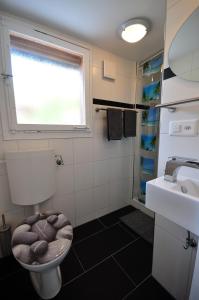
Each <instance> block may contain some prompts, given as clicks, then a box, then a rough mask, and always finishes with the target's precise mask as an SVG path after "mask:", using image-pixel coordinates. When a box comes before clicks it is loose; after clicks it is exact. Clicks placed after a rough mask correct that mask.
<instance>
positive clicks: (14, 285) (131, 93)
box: [0, 0, 199, 300]
mask: <svg viewBox="0 0 199 300" xmlns="http://www.w3.org/2000/svg"><path fill="white" fill-rule="evenodd" d="M197 8H199V0H189V1H187V0H131V1H130V0H126V1H119V0H109V1H104V0H103V1H100V2H97V1H89V0H85V1H80V0H77V1H69V0H58V1H55V2H52V1H50V0H44V1H38V0H34V1H32V0H31V1H25V0H0V45H1V46H0V57H1V58H0V74H1V75H0V99H1V101H0V199H1V200H0V217H1V219H2V221H0V223H1V225H0V287H1V298H2V299H13V298H14V297H20V298H21V299H100V300H101V299H118V300H120V299H146V297H149V298H153V299H177V300H188V299H190V300H198V299H199V296H198V295H199V284H198V282H199V253H198V252H197V248H198V247H197V243H198V235H199V226H198V225H197V216H198V215H197V214H198V213H199V212H198V211H199V206H197V198H198V194H197V193H198V190H197V189H198V186H197V183H198V182H199V170H197V166H198V165H197V162H195V161H196V160H199V154H198V147H199V139H198V119H199V112H198V103H197V100H198V96H199V95H198V94H199V83H198V81H199V79H198V77H197V75H196V72H195V76H196V77H195V78H193V77H190V78H188V77H186V68H188V61H189V57H186V61H185V65H183V66H181V67H182V68H181V70H180V71H179V72H178V71H176V72H175V67H176V65H177V64H176V65H174V66H171V63H172V62H171V53H172V50H173V52H175V50H176V49H177V48H175V47H173V48H172V46H173V45H174V46H175V44H174V43H175V42H176V38H177V37H179V34H181V33H182V31H181V28H182V29H183V28H184V27H183V26H186V24H187V22H189V20H193V18H192V17H195V19H196V17H197V16H198V15H196V13H197ZM194 12H196V13H195V14H194ZM192 14H193V16H192ZM131 19H139V21H141V22H143V24H144V25H146V28H147V30H146V32H147V34H146V36H144V38H143V39H141V40H140V41H138V42H137V43H128V42H126V41H124V40H123V39H122V38H121V25H122V24H125V23H126V22H127V21H128V20H131ZM142 19H143V20H142ZM195 19H194V20H195ZM132 24H133V23H132ZM123 27H124V25H123ZM188 29H189V30H190V28H188ZM188 29H187V31H186V30H185V34H186V35H185V38H183V39H181V41H180V42H181V44H180V49H181V54H183V51H182V49H184V48H186V49H188V46H190V48H191V44H193V37H197V31H196V34H194V32H193V31H188ZM189 32H190V33H189ZM9 34H10V37H9ZM144 34H145V33H144ZM144 34H143V35H144ZM25 38H26V39H25ZM31 38H32V39H31ZM33 40H34V41H33ZM195 40H196V41H197V38H195V39H194V41H195ZM24 41H25V43H24ZM38 41H40V49H39V54H40V55H41V56H40V60H39V62H41V61H42V59H41V57H43V56H46V55H48V58H49V57H50V58H52V61H53V62H54V61H55V58H56V62H58V63H56V64H54V66H53V67H54V68H55V67H56V68H57V69H54V70H55V71H56V72H58V71H60V69H61V68H60V65H61V63H60V61H61V62H63V53H64V55H65V53H66V52H63V51H60V49H62V50H63V48H64V49H67V50H68V52H67V55H66V59H67V64H66V66H68V65H69V66H71V65H72V66H73V68H71V70H72V71H73V73H71V74H73V75H74V76H76V73H77V72H76V70H77V66H78V67H79V68H80V71H81V75H82V76H83V78H84V80H82V78H81V82H83V90H84V92H83V94H84V97H83V98H84V101H82V100H81V101H82V102H81V105H79V104H78V105H79V106H78V105H76V104H75V105H76V107H74V106H72V108H70V107H68V108H69V109H71V110H70V111H69V113H68V115H67V118H68V119H69V122H71V123H67V124H66V123H64V122H63V120H62V119H61V121H60V120H54V119H50V122H51V123H47V122H49V118H50V117H49V116H51V114H50V112H49V110H47V113H46V114H43V116H44V115H45V118H44V119H43V120H41V117H42V115H41V114H36V116H34V117H33V119H30V120H29V123H28V121H27V118H29V116H30V118H31V114H30V110H29V109H30V108H32V109H35V108H37V105H38V107H39V109H40V108H41V109H42V106H39V104H40V101H38V100H36V98H34V97H35V96H36V97H38V99H40V98H39V97H41V99H42V100H43V98H42V97H43V96H42V93H43V94H44V92H46V91H48V90H50V91H51V93H53V92H56V91H57V89H56V84H57V82H58V83H59V84H60V81H61V84H62V85H61V88H62V87H63V89H60V90H61V91H63V90H64V87H65V84H67V83H66V82H65V81H63V78H59V80H56V74H57V73H56V74H55V72H54V74H55V75H54V74H53V75H52V76H51V73H53V72H52V71H51V72H49V73H48V74H47V73H46V74H44V73H43V70H42V69H40V70H39V68H38V67H37V68H35V69H34V68H33V69H31V70H32V71H31V72H30V73H29V74H27V72H28V71H29V70H30V69H29V68H31V64H29V65H28V63H30V61H31V59H28V60H27V61H28V62H27V65H26V63H24V60H23V62H22V63H21V64H20V67H19V68H18V69H17V65H15V66H16V68H15V69H14V56H17V53H19V52H20V49H23V55H21V57H19V56H20V55H18V58H19V63H20V59H25V58H24V57H25V56H27V53H28V52H29V51H30V50H33V53H38V48H36V46H35V45H38ZM36 42H37V43H36ZM183 42H184V43H183ZM10 45H11V46H10ZM49 45H51V46H52V45H54V48H53V47H49ZM47 46H48V47H47ZM194 46H195V45H194ZM47 48H48V49H47ZM13 49H14V50H13ZM52 49H53V50H52ZM34 51H35V52H34ZM187 51H188V50H187ZM190 51H193V49H192V48H191V50H190ZM24 53H25V54H24ZM53 55H54V56H53ZM33 56H34V55H33ZM11 57H12V60H11ZM27 57H28V56H27ZM35 57H36V56H35ZM53 59H54V60H53ZM64 59H65V56H64ZM33 60H34V57H33ZM184 60H185V59H184ZM154 62H156V63H157V62H158V72H157V71H156V72H154V73H153V72H151V73H150V75H149V76H146V77H147V78H145V77H144V69H145V67H147V66H152V67H153V63H154ZM37 63H38V61H37ZM40 65H41V64H40ZM27 66H28V68H27ZM35 66H38V65H35ZM64 66H65V65H64ZM51 67H52V66H51ZM53 67H52V68H53ZM183 68H184V69H183ZM195 69H197V57H196V58H195ZM52 70H53V69H52ZM57 70H58V71H57ZM33 71H34V72H35V73H34V72H33ZM15 72H16V73H17V72H18V73H17V75H16V76H15ZM60 72H61V71H60ZM75 72H76V73H75ZM180 72H181V73H182V74H181V73H180ZM31 73H32V74H31ZM193 73H194V72H193ZM44 75H45V76H44ZM58 75H60V74H58ZM65 75H66V76H68V74H67V72H66V73H65ZM31 76H32V77H31ZM187 76H188V75H187ZM192 76H193V74H192ZM45 77H46V78H49V80H53V81H54V84H52V85H51V84H50V85H49V82H48V81H47V80H45V79H46V78H45ZM71 78H72V79H71ZM71 78H70V76H68V77H67V80H68V82H69V84H68V85H67V87H68V89H69V90H70V92H71V93H73V94H71V95H74V97H77V94H78V92H77V93H76V91H74V90H75V89H74V86H73V78H76V77H72V76H71ZM78 78H79V77H78ZM20 79H21V81H20ZM30 79H32V80H30ZM145 80H146V81H145ZM35 81H37V83H38V89H36V88H35V86H34V85H33V84H32V82H35ZM156 82H159V83H161V92H158V93H157V90H158V87H157V86H156V96H157V94H158V97H159V98H158V100H157V99H156V100H157V101H154V103H153V102H152V101H149V102H150V104H151V107H152V108H153V107H154V106H155V105H163V106H164V105H167V104H169V105H168V106H166V107H162V108H160V107H159V108H156V109H155V111H156V112H157V115H156V116H158V117H159V119H160V120H159V119H158V118H157V119H155V124H149V125H150V126H148V127H150V128H148V127H147V126H146V127H147V130H146V131H144V134H142V133H143V132H142V130H143V128H144V127H145V126H144V125H147V124H143V115H144V113H146V111H147V109H148V108H147V101H144V100H143V99H144V97H143V87H144V86H146V85H150V86H154V83H156ZM20 83H21V89H20ZM40 83H41V87H42V89H41V87H40V86H39V84H40ZM149 83H150V84H149ZM17 84H18V85H19V86H18V87H19V89H17V88H16V87H17ZM39 87H40V90H39ZM41 90H42V91H41ZM38 91H39V92H38ZM27 92H28V95H27ZM81 92H82V91H81ZM145 92H147V89H145ZM17 93H18V94H17ZM18 95H19V98H23V99H22V101H21V103H20V102H17V101H16V97H17V96H18ZM24 95H25V96H24ZM78 97H79V95H78ZM19 98H18V99H19ZM28 99H30V101H29V104H30V106H28V109H27V106H26V104H27V102H28ZM75 99H76V98H75ZM183 100H185V101H186V100H190V101H188V103H183ZM173 102H174V104H172V103H173ZM176 103H177V105H176ZM29 104H28V105H29ZM51 104H52V105H53V103H51ZM59 104H60V107H61V110H64V109H65V106H63V103H61V102H60V103H59ZM82 104H83V107H82ZM18 105H19V106H20V105H22V110H21V111H20V108H19V110H17V106H18ZM19 106H18V107H19ZM23 106H24V107H25V109H26V111H25V114H23ZM69 106H70V105H69ZM77 106H78V108H79V111H78V113H77V114H76V115H75V113H74V111H75V109H78V108H77ZM167 107H168V108H167ZM49 109H50V108H49ZM53 109H54V110H55V111H57V109H59V106H58V105H57V106H56V105H55V106H53ZM150 109H151V108H150ZM51 110H52V108H51ZM111 111H114V112H117V113H118V115H119V118H121V116H122V118H123V121H124V122H123V121H122V122H121V119H120V122H118V118H117V119H116V122H115V123H114V125H115V124H116V125H117V126H116V131H117V134H118V128H119V130H120V137H119V138H118V137H116V138H114V137H111V134H112V133H113V132H111V129H110V125H111V117H110V118H109V115H108V114H109V112H111ZM26 112H27V114H26ZM48 112H49V116H48ZM126 112H129V114H130V113H131V116H132V118H133V119H132V122H131V128H130V131H131V132H130V134H128V133H127V132H125V131H124V132H123V128H121V127H124V128H126V127H125V118H124V116H125V113H126ZM58 115H59V114H58ZM71 115H72V116H74V118H73V117H71ZM60 116H61V117H62V114H60ZM145 116H146V114H145ZM153 117H154V115H153ZM20 118H21V119H20ZM23 118H24V119H23ZM70 118H71V119H70ZM75 118H76V119H75ZM126 119H127V118H126ZM24 120H25V121H24ZM35 120H36V121H35ZM38 120H39V121H40V122H41V123H39V121H38ZM112 120H113V118H112ZM56 121H57V122H59V123H56ZM145 121H146V120H145ZM153 121H154V119H153ZM42 122H43V123H42ZM78 122H79V123H78ZM172 122H173V123H172ZM127 123H128V122H127ZM71 124H72V125H71ZM120 125H121V126H120ZM127 125H129V124H127ZM152 125H153V126H152ZM127 127H128V126H127ZM132 127H133V128H132ZM114 129H115V127H114ZM183 129H184V130H189V129H191V132H185V131H183ZM121 130H122V131H121ZM151 132H152V133H153V136H155V138H156V143H155V148H153V146H154V144H153V143H151V144H150V145H151V146H150V147H152V148H150V149H149V148H147V147H145V146H143V144H144V143H145V144H147V140H146V136H147V135H148V136H149V135H150V134H151ZM154 132H155V134H154ZM114 133H115V132H114ZM143 137H145V140H144V142H143V141H142V139H144V138H143ZM152 145H153V146H152ZM142 147H145V148H144V150H143V148H142ZM153 150H154V151H153ZM149 152H150V153H149ZM153 152H154V153H153ZM144 155H145V156H144ZM174 156H175V157H177V158H175V159H172V158H171V157H174ZM13 157H14V158H16V164H15V165H14V164H13V161H14V158H13ZM35 157H36V158H35ZM38 157H39V158H38ZM143 157H145V158H147V159H148V160H147V159H145V158H143ZM178 157H180V158H178ZM182 157H183V159H182ZM185 158H187V159H185ZM34 159H35V160H34ZM38 159H39V160H38ZM19 160H20V162H19ZM152 160H153V162H154V163H153V164H151V163H152ZM31 162H33V163H31ZM34 162H35V163H34ZM17 164H18V165H17ZM22 166H23V168H22ZM173 166H174V167H173ZM186 166H187V167H186ZM166 167H167V168H166ZM144 168H145V170H144V171H145V172H143V173H144V175H143V177H141V176H142V171H143V169H144ZM151 168H154V172H153V174H151ZM177 168H178V174H177V182H178V179H179V178H180V176H184V177H183V178H185V177H186V178H188V179H187V180H186V181H185V180H184V183H183V184H185V186H184V185H182V186H181V191H180V192H179V191H177V192H176V191H175V190H174V186H175V187H176V186H177V184H176V185H175V183H170V182H169V181H168V180H165V179H164V177H162V176H164V175H165V174H166V171H168V173H167V175H168V174H169V176H170V175H173V173H172V172H171V170H173V171H174V170H175V169H177ZM30 170H31V172H32V174H30V177H29V175H27V177H26V180H25V176H23V175H24V174H28V172H30ZM38 170H39V171H38ZM33 171H34V172H35V173H34V172H33ZM23 172H27V173H23ZM37 174H38V175H37ZM31 176H33V180H32V182H31V180H28V178H29V179H30V178H31ZM157 177H158V180H159V181H158V180H157V181H154V180H155V178H157ZM143 178H144V179H143ZM167 179H168V178H167ZM48 180H49V182H50V184H49V182H48V184H47V181H48ZM161 180H162V181H161ZM147 181H149V182H148V183H147V184H146V182H147ZM13 182H15V191H14V192H13ZM24 182H25V183H24ZM190 182H191V184H192V186H193V182H194V184H195V185H196V189H195V190H196V192H195V190H194V191H193V195H191V196H190V194H189V188H190V189H191V188H192V186H191V184H190ZM45 183H46V184H45ZM28 184H29V185H28ZM158 184H159V186H157V185H158ZM186 184H187V185H186ZM21 186H22V188H21ZM47 186H48V192H49V190H50V194H48V196H45V197H43V199H42V201H40V202H41V203H40V202H39V200H37V202H35V203H34V204H36V205H34V208H33V205H27V203H25V204H24V203H23V201H22V199H25V202H26V198H31V196H30V195H33V196H35V197H36V198H38V197H37V195H39V193H40V191H43V192H44V190H45V187H46V190H47ZM165 186H166V188H165ZM190 186H191V187H190ZM23 187H26V188H23ZM170 187H172V188H173V189H172V190H169V192H168V189H169V188H170ZM24 191H25V192H26V195H27V196H26V197H24V198H23V195H25V192H24ZM45 192H46V191H45ZM194 193H195V194H194ZM179 199H180V201H181V203H180V204H178V203H176V202H175V201H178V200H179ZM169 200H171V202H169ZM183 200H184V202H183ZM20 201H21V202H20ZM186 201H189V203H188V204H187V202H186ZM174 202H175V203H174ZM14 203H15V204H14ZM165 203H166V204H167V206H165ZM190 203H191V204H190ZM19 204H20V205H19ZM31 204H33V203H31ZM189 204H190V205H189ZM175 205H176V206H177V208H176V206H175ZM38 212H41V213H42V218H44V219H45V216H46V218H49V217H51V218H50V219H53V218H54V219H56V220H57V219H59V216H60V215H61V216H63V218H62V219H63V220H64V222H65V223H63V224H64V225H63V226H65V227H67V230H68V231H67V239H63V238H61V239H60V240H62V241H63V240H67V244H64V245H65V248H66V249H65V252H64V253H62V254H63V255H62V256H63V257H62V259H61V258H60V257H61V256H59V255H58V254H57V255H58V257H57V256H56V259H58V260H59V258H60V260H59V262H57V265H56V268H55V267H54V268H53V267H52V268H48V269H47V271H46V272H43V273H42V272H41V269H42V268H43V267H44V265H46V264H45V263H41V264H32V265H31V264H30V265H29V264H28V263H24V264H23V263H21V262H20V261H19V259H18V261H17V254H16V251H14V250H13V253H14V255H13V253H12V250H11V247H10V244H9V243H10V242H11V236H12V246H13V248H12V249H14V247H18V246H21V245H16V242H15V240H16V239H15V237H14V234H13V233H14V230H17V229H18V231H19V227H20V228H21V226H23V228H25V227H27V228H30V227H29V225H28V223H26V224H23V220H29V221H27V222H32V221H30V216H31V217H32V216H33V214H34V213H35V215H36V216H38ZM47 212H48V213H49V212H54V214H53V215H50V216H49V215H48V213H47ZM45 213H46V215H45ZM49 214H50V213H49ZM35 215H34V216H35ZM34 216H33V217H34ZM64 216H65V219H64ZM129 216H130V217H129ZM133 216H134V217H133ZM136 216H137V219H136ZM140 216H141V217H140ZM182 216H183V217H182ZM139 217H140V218H141V219H139ZM31 220H32V219H31ZM41 221H42V220H41ZM2 222H3V224H2ZM52 222H55V224H56V221H54V220H53V221H52ZM140 222H141V223H142V224H141V223H140ZM194 222H195V223H194ZM154 223H155V225H154ZM53 224H54V223H53ZM132 224H133V225H132ZM140 224H141V225H142V226H140V227H139V225H140ZM34 225H35V224H34ZM34 225H33V226H34ZM131 225H132V226H134V228H133V229H132V227H131ZM33 226H32V227H33ZM65 227H64V228H65ZM154 227H155V230H154ZM15 228H16V229H15ZM64 228H63V229H64ZM135 228H136V229H135ZM140 228H141V229H142V230H141V232H140V231H139V229H140ZM28 230H29V229H28ZM61 230H62V228H61V229H59V231H60V232H61V234H64V233H65V232H64V231H63V230H62V231H61ZM72 230H73V239H71V232H72ZM15 233H16V231H15ZM56 236H57V235H56ZM37 242H38V241H36V242H35V243H37ZM6 243H7V245H6ZM25 243H26V242H25ZM51 243H54V241H51ZM49 245H50V243H49V244H48V247H49V248H50V246H49ZM4 246H7V248H6V247H4ZM46 247H47V246H46ZM26 248H29V246H27V245H26ZM20 253H21V252H20ZM20 253H19V254H20ZM20 255H21V254H20ZM44 255H45V254H44ZM14 256H15V257H14ZM53 261H54V260H53ZM31 263H32V261H31ZM50 263H51V262H49V264H50ZM59 266H60V267H59ZM42 270H43V269H42ZM60 270H61V273H60ZM29 271H31V272H29ZM29 273H30V274H29ZM32 273H33V274H34V275H32ZM38 274H39V275H38ZM60 274H61V275H60ZM39 276H40V277H39ZM41 282H42V284H43V286H42V284H41ZM40 284H41V286H40Z"/></svg>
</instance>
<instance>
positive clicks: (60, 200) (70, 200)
mask: <svg viewBox="0 0 199 300" xmlns="http://www.w3.org/2000/svg"><path fill="white" fill-rule="evenodd" d="M52 206H53V208H54V209H56V210H60V211H61V212H62V213H63V214H64V215H65V216H66V217H67V218H68V219H69V220H70V222H71V224H72V225H73V226H75V225H76V223H75V196H74V194H65V195H57V194H55V195H54V197H53V199H52Z"/></svg>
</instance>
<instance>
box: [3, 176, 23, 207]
mask: <svg viewBox="0 0 199 300" xmlns="http://www.w3.org/2000/svg"><path fill="white" fill-rule="evenodd" d="M0 198H1V201H0V212H6V211H8V210H12V209H13V210H15V209H18V208H19V207H18V206H17V205H15V204H13V203H12V201H11V197H10V190H9V185H8V178H7V175H2V176H0Z"/></svg>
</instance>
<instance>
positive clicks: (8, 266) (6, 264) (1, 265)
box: [0, 255, 22, 279]
mask: <svg viewBox="0 0 199 300" xmlns="http://www.w3.org/2000/svg"><path fill="white" fill-rule="evenodd" d="M20 270H22V267H21V265H20V264H19V263H18V262H17V261H16V259H15V258H14V256H13V255H10V256H7V257H4V258H1V259H0V279H2V278H4V277H7V276H9V275H11V274H12V273H15V272H18V271H20Z"/></svg>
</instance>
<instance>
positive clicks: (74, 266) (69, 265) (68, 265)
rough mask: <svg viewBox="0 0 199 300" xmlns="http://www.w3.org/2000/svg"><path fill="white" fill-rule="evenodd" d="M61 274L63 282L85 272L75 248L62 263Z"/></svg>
mask: <svg viewBox="0 0 199 300" xmlns="http://www.w3.org/2000/svg"><path fill="white" fill-rule="evenodd" d="M60 268H61V274H62V284H63V285H64V284H65V283H66V282H68V281H70V280H72V279H73V278H75V277H77V276H78V275H80V274H81V273H83V268H82V267H81V265H80V263H79V261H78V259H77V258H76V256H75V254H74V251H73V249H71V250H70V253H69V254H68V255H67V256H66V258H65V259H64V260H63V262H62V263H61V266H60Z"/></svg>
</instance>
